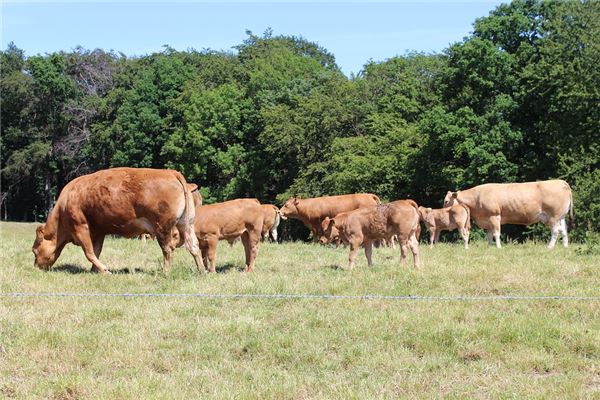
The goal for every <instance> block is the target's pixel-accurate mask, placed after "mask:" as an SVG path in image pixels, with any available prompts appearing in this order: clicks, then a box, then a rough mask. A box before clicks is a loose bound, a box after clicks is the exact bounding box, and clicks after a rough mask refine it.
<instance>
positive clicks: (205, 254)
mask: <svg viewBox="0 0 600 400" xmlns="http://www.w3.org/2000/svg"><path fill="white" fill-rule="evenodd" d="M200 251H201V252H202V261H204V272H206V270H207V269H208V267H209V263H208V249H207V248H206V247H201V248H200Z"/></svg>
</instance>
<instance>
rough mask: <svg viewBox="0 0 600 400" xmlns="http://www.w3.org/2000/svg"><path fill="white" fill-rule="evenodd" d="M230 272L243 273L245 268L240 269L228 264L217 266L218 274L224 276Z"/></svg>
mask: <svg viewBox="0 0 600 400" xmlns="http://www.w3.org/2000/svg"><path fill="white" fill-rule="evenodd" d="M230 270H236V271H243V270H244V267H241V268H240V267H239V266H238V265H236V264H234V263H226V264H221V265H217V266H215V271H216V273H217V274H224V273H226V272H229V271H230Z"/></svg>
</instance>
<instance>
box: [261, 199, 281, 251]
mask: <svg viewBox="0 0 600 400" xmlns="http://www.w3.org/2000/svg"><path fill="white" fill-rule="evenodd" d="M261 208H262V210H263V228H262V239H263V240H267V239H268V238H269V234H271V238H273V241H274V242H277V227H278V226H279V222H280V221H281V211H279V208H277V206H275V205H273V204H262V205H261Z"/></svg>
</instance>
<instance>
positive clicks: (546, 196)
mask: <svg viewBox="0 0 600 400" xmlns="http://www.w3.org/2000/svg"><path fill="white" fill-rule="evenodd" d="M455 203H459V204H465V205H466V206H467V207H469V210H470V211H471V217H472V218H473V220H474V221H475V223H476V224H477V225H478V226H479V227H481V228H483V229H485V230H486V231H487V237H488V242H489V243H490V244H492V240H493V239H495V241H496V247H498V248H500V226H501V225H504V224H519V225H530V224H534V223H536V222H543V223H544V224H546V226H548V227H549V228H550V229H551V230H552V238H551V239H550V242H549V243H548V247H549V248H553V247H554V245H555V244H556V239H557V238H558V234H559V232H560V233H561V234H562V240H563V245H564V246H565V247H567V246H568V245H569V238H568V236H567V223H566V221H565V217H566V215H567V214H568V213H570V215H571V219H573V195H572V193H571V188H570V187H569V184H568V183H567V182H565V181H563V180H550V181H539V182H526V183H487V184H485V185H479V186H475V187H473V188H471V189H468V190H461V191H458V192H448V193H447V194H446V198H445V199H444V207H447V206H451V205H453V204H455Z"/></svg>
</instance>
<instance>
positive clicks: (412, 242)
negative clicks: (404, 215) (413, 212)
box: [408, 235, 421, 269]
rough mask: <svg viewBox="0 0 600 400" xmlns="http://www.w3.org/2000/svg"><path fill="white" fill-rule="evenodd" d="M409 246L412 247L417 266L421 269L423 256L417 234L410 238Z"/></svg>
mask: <svg viewBox="0 0 600 400" xmlns="http://www.w3.org/2000/svg"><path fill="white" fill-rule="evenodd" d="M408 247H410V250H411V251H412V255H413V263H414V265H415V268H417V269H419V268H420V267H421V256H420V254H419V241H418V240H417V237H416V236H415V235H411V237H410V239H409V240H408Z"/></svg>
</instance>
